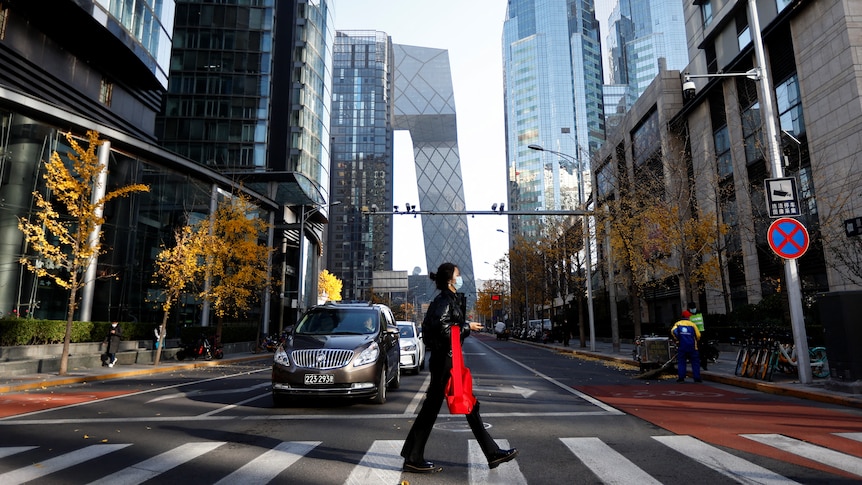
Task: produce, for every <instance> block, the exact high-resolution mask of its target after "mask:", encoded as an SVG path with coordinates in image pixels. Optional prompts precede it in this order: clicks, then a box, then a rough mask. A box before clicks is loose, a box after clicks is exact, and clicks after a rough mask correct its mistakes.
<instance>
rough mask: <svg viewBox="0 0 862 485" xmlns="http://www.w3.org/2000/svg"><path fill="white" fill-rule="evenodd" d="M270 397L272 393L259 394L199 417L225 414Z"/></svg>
mask: <svg viewBox="0 0 862 485" xmlns="http://www.w3.org/2000/svg"><path fill="white" fill-rule="evenodd" d="M267 385H269V383H267ZM269 395H270V393H266V394H258V395H257V396H254V397H250V398H248V399H243V400H242V401H240V402H237V403H233V404H228V405H227V406H222V407H220V408H218V409H213V410H212V411H210V412H207V413H203V414H200V415H199V416H212V415H214V414H218V413H220V412H223V411H230V410H231V409H233V408H237V407H239V406H242V405H244V404H248V403H250V402H253V401H257V400H259V399H263V398H265V397H267V396H269Z"/></svg>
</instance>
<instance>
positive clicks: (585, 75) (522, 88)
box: [503, 0, 605, 237]
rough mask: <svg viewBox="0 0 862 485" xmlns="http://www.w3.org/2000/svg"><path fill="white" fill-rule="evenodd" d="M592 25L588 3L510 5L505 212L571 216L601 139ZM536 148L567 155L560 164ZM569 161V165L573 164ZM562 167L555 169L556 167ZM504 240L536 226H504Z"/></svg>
mask: <svg viewBox="0 0 862 485" xmlns="http://www.w3.org/2000/svg"><path fill="white" fill-rule="evenodd" d="M598 35H599V25H598V22H597V21H596V18H595V9H594V4H593V2H592V1H590V0H580V1H566V0H556V1H550V2H539V1H535V0H513V1H511V2H509V6H508V10H507V13H506V20H505V23H504V27H503V71H504V102H505V118H506V151H507V156H506V157H507V169H508V177H509V184H510V190H509V207H510V208H511V209H512V210H525V211H531V210H560V209H575V208H576V207H577V204H578V189H577V174H576V173H572V171H570V170H568V167H570V166H571V164H572V163H574V164H575V165H578V164H579V163H580V164H582V166H581V167H579V168H578V169H580V170H584V171H585V170H588V168H589V166H588V164H589V156H590V154H591V153H592V152H593V151H594V150H596V149H597V148H598V147H599V146H600V145H601V144H602V141H603V139H604V131H605V126H604V107H603V106H604V101H603V86H602V59H601V52H600V51H601V48H600V44H599V40H598ZM531 144H536V145H541V146H542V147H544V148H546V149H548V150H554V151H558V152H561V153H564V154H567V155H569V156H570V157H571V159H572V160H559V159H558V157H556V156H553V155H551V154H549V153H545V152H539V151H535V150H530V149H529V148H528V145H531ZM573 160H574V162H573ZM561 161H563V162H565V163H559V162H561ZM510 221H511V224H512V227H511V228H510V237H514V236H515V235H517V234H521V235H523V236H527V237H531V236H535V235H536V234H537V233H538V231H539V228H540V224H541V220H540V218H537V217H526V216H518V217H512V218H511V219H510Z"/></svg>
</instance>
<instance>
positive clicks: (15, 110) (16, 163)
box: [0, 0, 281, 336]
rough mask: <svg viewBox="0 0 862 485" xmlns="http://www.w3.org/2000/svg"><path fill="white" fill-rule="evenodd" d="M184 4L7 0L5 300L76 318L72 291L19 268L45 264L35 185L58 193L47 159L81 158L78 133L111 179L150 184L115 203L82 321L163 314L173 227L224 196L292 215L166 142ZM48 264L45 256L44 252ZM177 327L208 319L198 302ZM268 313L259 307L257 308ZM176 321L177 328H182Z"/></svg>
mask: <svg viewBox="0 0 862 485" xmlns="http://www.w3.org/2000/svg"><path fill="white" fill-rule="evenodd" d="M174 12H175V2H174V1H173V0H112V1H110V2H108V1H106V0H91V1H81V0H3V1H2V2H0V65H2V66H3V67H2V69H0V199H2V200H3V204H0V235H2V237H0V308H2V311H3V312H4V313H7V312H8V313H11V312H13V311H14V312H15V313H17V314H18V315H27V316H30V317H33V318H37V319H65V318H66V315H67V309H68V307H67V302H68V297H69V292H68V290H66V289H65V288H62V287H61V286H59V285H58V284H57V283H56V282H55V281H54V280H52V279H51V278H45V277H37V276H35V275H33V274H32V273H30V272H28V271H26V270H24V269H23V267H22V266H21V265H20V264H19V260H20V259H21V257H22V255H23V256H25V257H28V258H32V259H33V260H34V261H35V262H36V264H40V255H39V254H37V253H35V252H34V251H33V250H32V247H28V245H27V244H26V242H25V241H24V237H23V233H22V232H21V231H20V230H19V229H18V226H17V223H18V220H19V218H25V219H27V218H32V217H33V216H34V213H35V212H36V211H37V210H38V209H37V208H36V207H35V204H34V198H33V192H34V191H37V192H39V193H41V194H43V195H44V196H46V197H48V198H50V191H48V189H47V187H46V186H45V180H44V177H43V176H44V173H45V172H44V170H45V165H44V163H43V162H44V161H45V160H48V159H49V158H51V156H52V154H54V153H56V154H57V155H58V156H59V157H60V158H61V159H62V160H66V161H68V160H69V155H70V152H71V151H72V149H71V146H70V144H69V142H68V141H67V139H66V134H67V133H69V134H71V135H72V136H73V137H75V139H76V140H77V141H78V142H79V143H82V144H83V145H85V147H86V139H85V138H84V137H85V134H86V132H87V131H88V130H94V131H97V132H98V133H99V134H100V140H102V141H103V143H102V144H101V145H100V147H99V148H98V154H99V156H100V160H101V161H103V162H104V163H106V164H107V169H108V170H107V172H108V173H107V181H106V184H105V186H106V187H111V188H115V187H121V186H125V185H129V184H133V183H141V184H145V185H148V186H149V189H150V190H149V192H146V193H137V194H134V195H132V196H131V197H129V198H123V199H116V200H112V201H110V202H108V204H107V205H106V207H105V212H104V217H105V223H104V224H102V226H101V242H102V248H103V250H104V253H103V254H101V255H100V256H99V257H98V259H97V261H96V262H95V263H94V265H93V266H91V267H92V268H94V269H96V271H95V274H96V275H97V277H96V278H95V279H91V280H88V282H87V285H86V287H85V288H84V290H83V291H82V294H81V304H80V305H79V307H78V309H77V311H76V312H75V315H73V318H75V319H77V320H84V321H107V320H121V321H129V322H131V321H143V322H156V321H160V320H161V318H162V313H163V312H162V311H161V309H160V308H159V307H158V305H154V304H153V301H155V300H156V299H157V298H159V294H160V288H159V287H158V285H157V284H153V282H152V276H153V270H154V258H155V256H156V255H157V254H158V253H159V250H160V248H161V245H162V244H165V243H167V242H168V241H171V240H172V239H171V238H172V236H173V230H174V229H175V228H176V227H178V226H181V225H184V224H186V223H187V222H188V221H189V219H199V218H206V217H208V215H209V214H210V207H211V206H210V202H211V200H213V198H215V197H218V194H219V193H226V192H227V193H229V192H233V191H238V190H244V191H245V193H246V195H248V196H249V197H250V198H251V199H252V201H253V203H254V204H255V205H256V206H257V207H258V208H259V209H260V210H261V213H262V214H263V217H266V218H268V217H269V214H271V213H280V212H281V211H280V210H278V209H279V208H278V206H277V205H276V204H275V203H273V202H272V200H270V199H268V198H267V197H265V196H262V195H260V194H259V193H255V192H254V191H252V190H250V189H248V188H247V187H246V188H243V187H240V186H239V184H237V183H235V182H234V181H233V180H232V179H231V178H229V177H226V176H224V175H222V174H220V173H218V172H216V171H214V170H212V169H210V168H208V167H205V166H203V165H200V164H197V163H194V162H192V161H190V160H188V159H185V158H183V157H181V156H178V155H177V154H175V153H172V152H169V151H167V150H165V149H163V148H162V147H160V146H159V145H158V144H157V143H156V136H155V129H154V123H155V119H156V115H157V113H158V112H159V109H160V107H161V102H162V96H163V95H164V93H165V91H166V88H167V87H168V68H169V64H170V47H171V32H172V30H173V22H174ZM41 264H45V262H44V260H43V261H41ZM170 316H171V319H170V320H169V324H170V325H171V332H172V333H171V335H172V336H173V335H174V333H173V330H174V328H176V327H178V326H180V325H183V324H187V323H192V322H200V319H199V318H198V317H199V314H198V312H197V305H195V304H188V305H180V306H179V307H178V308H175V309H174V310H173V311H172V312H171V314H170ZM255 316H258V315H255ZM174 326H176V327H174Z"/></svg>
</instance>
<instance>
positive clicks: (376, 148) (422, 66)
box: [327, 31, 476, 302]
mask: <svg viewBox="0 0 862 485" xmlns="http://www.w3.org/2000/svg"><path fill="white" fill-rule="evenodd" d="M333 72H334V81H333V94H334V99H333V104H332V113H333V117H332V120H333V121H332V156H333V161H332V163H333V168H332V191H331V192H332V194H333V195H332V197H333V200H338V201H341V202H342V203H341V204H339V205H337V206H333V207H332V213H331V219H332V220H331V224H330V237H329V248H328V251H327V262H328V267H329V270H330V271H331V272H333V273H334V274H335V275H337V276H338V277H339V278H341V279H342V280H343V281H344V288H343V290H342V297H344V298H345V299H368V298H370V297H371V295H370V294H369V291H370V290H372V286H373V285H372V279H373V276H374V275H373V273H374V272H375V271H385V270H391V269H392V218H391V217H390V216H382V215H381V216H363V215H362V214H361V212H362V211H367V210H370V209H372V208H374V207H377V208H378V209H379V210H381V211H389V210H392V209H393V208H394V207H395V205H398V204H395V203H394V201H393V190H392V179H393V173H394V170H395V167H394V163H395V161H394V159H393V151H392V148H393V146H392V143H393V141H392V140H393V135H392V132H393V130H406V131H408V132H410V135H411V138H412V140H413V156H414V160H413V163H414V164H415V169H416V179H417V180H416V182H417V184H418V193H419V200H418V204H417V205H418V207H419V208H421V209H422V210H423V211H463V210H465V204H464V186H463V181H462V178H461V160H460V156H459V153H458V138H457V129H456V115H455V99H454V90H453V88H452V76H451V72H450V68H449V54H448V52H447V51H446V50H443V49H433V48H427V47H416V46H405V45H399V44H392V42H391V39H390V38H389V37H388V36H387V35H386V34H385V33H382V32H373V31H344V32H338V35H337V36H336V50H335V64H334V71H333ZM414 202H417V201H414ZM399 207H400V210H402V211H406V210H409V209H408V208H407V207H406V206H400V205H399ZM422 232H423V240H424V245H425V258H426V265H427V268H428V271H434V270H436V268H437V266H439V265H440V264H441V263H443V262H447V261H448V262H453V263H455V264H457V265H458V266H459V268H460V270H461V273H462V274H463V275H464V281H465V283H464V288H463V289H462V290H461V291H462V292H464V293H465V294H466V295H467V296H468V299H469V301H471V302H472V301H474V300H475V291H476V290H475V286H474V283H473V263H472V261H473V259H472V253H471V249H470V239H469V234H468V229H467V218H466V216H436V217H435V216H423V218H422ZM425 282H426V283H427V284H430V280H428V279H427V278H426V279H425ZM411 284H412V283H411ZM405 291H407V289H405ZM410 291H411V292H413V293H415V291H416V288H413V289H411V290H410Z"/></svg>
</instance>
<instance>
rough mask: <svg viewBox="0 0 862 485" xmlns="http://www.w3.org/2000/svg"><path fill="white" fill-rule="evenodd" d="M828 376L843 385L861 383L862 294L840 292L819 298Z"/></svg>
mask: <svg viewBox="0 0 862 485" xmlns="http://www.w3.org/2000/svg"><path fill="white" fill-rule="evenodd" d="M818 306H819V307H820V322H821V324H822V325H823V334H824V340H825V342H826V357H827V359H828V360H829V375H830V377H831V378H832V379H836V380H840V381H858V380H860V379H862V352H860V351H859V348H860V347H862V291H838V292H832V293H826V294H824V295H821V296H820V298H818Z"/></svg>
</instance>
